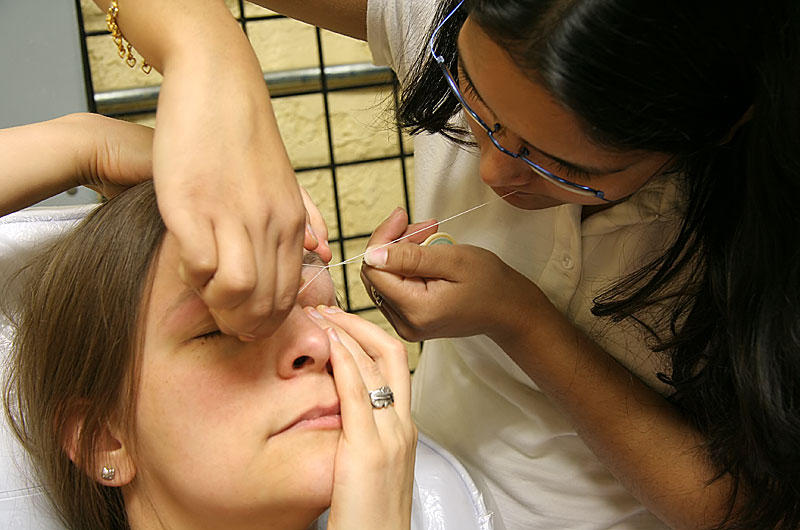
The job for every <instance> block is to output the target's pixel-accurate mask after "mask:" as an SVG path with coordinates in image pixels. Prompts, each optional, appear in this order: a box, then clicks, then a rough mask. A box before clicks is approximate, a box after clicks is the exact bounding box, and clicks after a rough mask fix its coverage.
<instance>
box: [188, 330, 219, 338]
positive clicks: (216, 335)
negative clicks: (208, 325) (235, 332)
mask: <svg viewBox="0 0 800 530" xmlns="http://www.w3.org/2000/svg"><path fill="white" fill-rule="evenodd" d="M222 336H223V335H222V331H220V330H219V329H213V330H211V331H207V332H205V333H202V334H200V335H197V336H196V337H192V340H209V339H217V338H221V337H222Z"/></svg>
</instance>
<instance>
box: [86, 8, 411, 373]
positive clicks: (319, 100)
mask: <svg viewBox="0 0 800 530" xmlns="http://www.w3.org/2000/svg"><path fill="white" fill-rule="evenodd" d="M81 4H82V7H83V15H84V25H85V29H86V31H87V32H89V33H91V32H94V31H103V30H105V16H104V14H103V13H101V12H100V10H99V9H98V8H97V7H96V6H95V4H94V3H93V2H92V1H91V0H81ZM228 5H229V7H230V8H231V12H232V13H233V15H234V16H236V17H237V18H238V17H240V16H241V13H239V7H238V2H236V1H235V0H228ZM244 11H245V13H244V15H245V16H246V17H259V16H264V15H269V14H271V13H270V12H269V11H267V10H265V9H263V8H261V7H258V6H254V5H252V4H249V3H245V10H244ZM246 25H247V34H248V37H249V38H250V41H251V43H252V44H253V48H254V49H255V51H256V54H257V56H258V58H259V61H260V62H261V66H262V69H263V70H264V71H265V72H268V71H280V70H287V69H295V68H305V67H318V66H319V58H318V50H317V41H316V33H315V29H314V28H313V27H311V26H308V25H306V24H302V23H300V22H296V21H293V20H289V19H266V20H256V21H247V22H246ZM87 49H88V52H89V60H90V67H91V73H92V81H93V84H94V90H95V92H104V91H109V90H114V89H120V88H131V87H139V86H152V85H158V84H160V83H161V76H160V75H159V74H158V72H156V71H153V72H152V73H151V74H150V75H144V74H143V73H142V72H141V71H140V70H139V69H138V68H134V69H131V68H128V67H127V66H126V65H125V63H124V61H122V60H121V59H120V58H119V56H118V55H117V51H116V48H115V46H114V44H113V43H112V41H111V39H110V37H109V36H108V35H105V34H104V35H97V36H91V37H87ZM322 54H323V57H324V61H325V63H326V64H327V65H334V64H350V63H363V62H369V61H370V54H369V50H368V48H367V45H366V44H365V43H363V42H358V41H355V40H353V39H349V38H347V37H342V36H340V35H336V34H333V33H330V32H323V33H322ZM137 57H138V56H137ZM392 101H393V98H392V92H391V88H390V87H385V88H369V89H357V90H345V91H339V92H332V93H330V94H329V95H328V105H329V109H330V120H331V121H330V123H331V136H332V140H333V157H334V162H335V163H336V164H337V167H336V168H335V171H336V182H337V184H338V199H339V207H340V213H341V224H342V226H341V227H340V226H339V225H338V223H337V218H336V215H335V206H334V204H335V202H334V186H333V170H331V169H330V168H323V169H314V170H310V171H308V170H303V169H304V168H315V167H319V166H327V165H330V164H331V162H332V161H331V160H330V154H329V149H328V139H327V129H326V121H325V109H324V99H323V95H322V94H308V95H300V96H288V97H281V98H276V99H275V100H274V108H275V113H276V115H277V119H278V124H279V126H280V130H281V135H282V136H283V138H284V141H285V143H286V147H287V150H288V152H289V156H290V158H291V160H292V163H293V165H294V166H295V168H296V169H298V180H299V181H300V183H301V185H303V186H304V187H305V188H306V189H307V190H308V192H309V194H310V195H311V197H312V198H313V199H314V201H315V202H316V203H317V205H318V206H319V207H320V209H321V210H322V213H323V215H324V216H325V219H326V220H327V222H328V226H329V227H330V232H331V239H332V240H333V239H335V238H337V237H339V236H342V237H345V238H348V240H347V241H346V242H345V243H344V244H343V248H344V254H342V252H341V249H340V247H339V245H338V244H335V243H333V244H332V248H333V249H334V262H337V261H341V260H342V259H346V258H350V257H353V256H356V255H358V254H360V253H362V252H363V251H364V248H365V246H366V241H367V240H366V238H364V237H359V238H355V239H349V238H353V237H354V236H359V235H362V234H368V233H370V232H371V231H372V230H373V229H374V227H375V226H376V225H377V224H378V223H380V222H381V220H383V218H384V217H386V215H388V214H389V212H391V211H392V210H393V209H394V208H395V207H396V206H405V204H406V203H405V190H404V187H403V180H402V168H403V167H405V168H406V171H407V175H408V177H409V179H408V185H409V187H411V186H412V185H413V178H411V177H412V170H413V164H411V161H410V159H403V158H394V159H390V160H383V161H377V162H365V161H364V160H366V159H374V158H383V157H392V156H398V155H399V154H400V146H399V145H398V134H397V129H396V128H395V127H394V125H393V121H392V116H393V114H392V112H393V110H392ZM124 118H125V119H130V120H132V121H136V122H140V123H145V124H148V125H151V126H152V125H154V121H155V119H154V115H150V114H145V115H136V116H128V117H124ZM403 149H404V150H405V151H406V152H408V151H409V150H410V149H411V143H410V142H409V141H408V139H407V138H404V141H403ZM342 163H345V165H344V166H341V167H338V164H342ZM408 191H409V193H411V191H412V190H411V189H409V190H408ZM346 267H347V275H348V281H347V283H348V286H347V287H348V291H349V293H350V303H351V308H353V309H360V308H368V307H369V308H371V307H372V303H371V301H370V299H369V298H368V297H367V295H366V293H365V291H364V288H363V286H362V285H361V282H360V280H359V274H358V270H359V264H358V263H355V264H348V265H346ZM342 269H343V268H342V267H338V268H334V269H332V270H331V273H332V276H333V278H334V282H336V284H337V287H338V289H339V291H340V293H341V295H342V297H343V298H344V292H345V286H344V275H343V270H342ZM361 315H362V316H364V317H365V318H367V319H369V320H371V321H373V322H375V323H377V324H379V325H381V326H382V327H384V328H385V329H387V330H390V331H392V330H391V326H389V324H388V323H387V322H386V320H385V319H384V318H383V316H382V315H381V314H380V312H379V311H378V310H376V309H370V310H368V311H364V312H362V313H361ZM392 332H393V331H392ZM418 355H419V346H418V345H417V344H409V364H410V365H411V367H412V368H413V367H414V366H416V363H417V360H418Z"/></svg>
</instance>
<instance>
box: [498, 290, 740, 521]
mask: <svg viewBox="0 0 800 530" xmlns="http://www.w3.org/2000/svg"><path fill="white" fill-rule="evenodd" d="M536 291H538V289H537V290H536ZM530 296H540V297H541V299H542V300H539V302H538V303H537V309H536V311H535V314H531V312H530V310H529V311H528V312H526V313H523V312H517V313H516V314H517V315H522V314H525V317H524V318H525V321H524V322H523V321H522V319H521V318H520V317H515V318H517V319H518V321H517V323H516V325H515V326H512V327H515V329H517V330H524V331H522V332H518V333H516V334H514V333H503V334H502V336H500V335H498V336H496V337H495V340H496V342H498V344H499V345H500V346H501V347H502V348H503V349H504V351H506V353H508V354H509V356H510V357H511V358H512V359H514V360H515V362H516V363H517V364H518V365H519V366H520V367H521V368H522V369H523V370H524V371H525V372H526V373H527V374H528V375H529V376H530V377H531V378H532V379H533V380H534V381H535V382H536V384H537V385H538V386H539V388H540V389H541V390H542V391H543V392H544V393H545V394H547V395H548V397H549V398H550V399H551V400H552V401H553V402H554V403H555V404H556V406H558V407H559V408H560V409H561V411H562V412H563V413H564V414H565V415H566V417H567V418H568V419H569V421H570V422H571V424H572V425H573V426H574V427H575V430H576V432H577V433H578V434H579V435H580V436H581V438H582V439H583V440H584V442H585V443H586V444H587V445H588V446H589V447H590V448H591V449H592V451H593V452H594V453H595V454H596V455H597V457H598V459H599V460H600V461H601V462H603V463H604V464H605V465H606V466H607V467H608V469H609V470H610V471H611V472H612V473H613V474H614V475H615V476H616V477H617V478H618V479H619V480H620V482H621V483H622V484H623V485H624V486H625V487H626V488H627V489H628V490H629V491H630V492H631V493H632V494H633V495H634V496H635V497H637V498H638V499H639V500H640V502H642V503H643V504H644V505H645V506H646V507H647V508H648V509H649V510H651V511H652V512H653V513H655V514H656V515H657V516H658V517H659V518H661V519H662V520H663V521H665V522H666V523H667V524H669V525H670V526H671V527H674V528H705V527H709V526H711V525H713V524H715V523H718V522H719V521H720V520H721V519H722V517H723V516H724V514H725V513H726V510H727V500H728V494H729V487H730V483H729V481H728V480H726V478H725V477H723V478H722V479H721V480H718V481H716V482H714V483H713V484H710V485H709V484H708V481H710V480H711V479H712V478H713V477H714V476H715V472H714V470H713V469H712V466H711V464H710V462H709V460H708V458H707V457H706V454H705V452H704V451H703V450H702V444H703V441H704V440H703V438H702V437H701V435H700V434H699V433H697V432H696V431H695V430H693V429H692V428H691V427H690V426H689V425H688V423H687V421H686V420H685V419H684V418H683V416H682V415H681V414H680V413H679V412H678V411H677V410H676V409H675V408H674V407H673V406H672V405H671V404H670V403H668V402H667V401H666V400H665V399H664V398H663V397H662V396H661V395H659V394H658V393H656V392H655V391H653V390H652V389H651V388H649V387H648V386H647V385H645V384H644V383H642V382H641V381H640V380H639V379H638V378H637V377H636V376H634V375H633V374H631V373H630V372H629V371H628V370H627V369H625V368H624V367H623V366H622V365H620V364H619V363H618V362H617V361H616V360H615V359H613V358H612V357H611V356H610V355H609V354H608V353H606V352H605V351H603V350H602V349H601V348H600V347H599V346H598V345H597V344H595V343H594V342H593V341H591V340H590V339H589V338H588V337H587V336H586V335H585V334H583V333H582V332H581V331H580V330H578V329H577V328H575V326H574V325H572V323H570V322H569V321H568V320H567V319H566V318H564V317H563V316H562V315H561V314H560V313H559V312H558V311H557V310H556V309H555V308H554V307H553V306H552V305H551V304H550V303H549V302H547V301H546V299H545V297H544V295H542V294H541V292H538V293H536V292H535V293H532V294H530ZM529 307H530V306H529Z"/></svg>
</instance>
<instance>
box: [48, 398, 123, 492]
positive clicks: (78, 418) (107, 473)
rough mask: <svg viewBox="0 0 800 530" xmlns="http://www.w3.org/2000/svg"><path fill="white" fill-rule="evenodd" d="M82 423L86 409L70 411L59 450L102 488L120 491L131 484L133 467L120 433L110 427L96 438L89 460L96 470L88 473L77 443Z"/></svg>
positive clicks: (79, 408)
mask: <svg viewBox="0 0 800 530" xmlns="http://www.w3.org/2000/svg"><path fill="white" fill-rule="evenodd" d="M84 423H85V408H84V407H73V408H72V410H71V411H70V412H69V414H68V417H67V418H66V421H65V422H64V430H63V431H62V436H61V446H62V448H63V449H64V452H65V453H66V454H67V456H68V457H69V459H70V460H72V462H74V463H75V465H76V466H79V467H81V468H82V469H83V471H84V472H85V473H86V474H87V475H89V476H90V477H91V478H92V479H94V480H95V481H96V482H98V483H100V484H102V485H103V486H111V487H120V486H125V485H126V484H128V483H129V482H131V481H132V480H133V477H134V476H136V466H135V465H134V463H133V458H132V457H131V453H130V451H129V450H128V448H127V446H126V444H125V443H124V441H123V440H124V437H123V436H121V434H120V433H121V429H115V428H114V427H112V426H111V425H110V424H109V423H106V426H105V427H102V428H101V429H100V430H99V431H98V432H97V433H96V434H95V444H94V454H93V455H92V456H93V457H94V458H93V459H92V460H94V462H95V464H94V467H97V469H88V468H87V465H86V464H85V463H82V462H81V461H82V456H81V455H80V441H81V434H82V432H83V427H84Z"/></svg>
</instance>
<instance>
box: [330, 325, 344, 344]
mask: <svg viewBox="0 0 800 530" xmlns="http://www.w3.org/2000/svg"><path fill="white" fill-rule="evenodd" d="M328 335H330V336H331V339H332V340H334V341H336V342H338V343H340V344H341V342H342V339H340V338H339V334H338V333H336V330H335V329H333V328H328Z"/></svg>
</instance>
